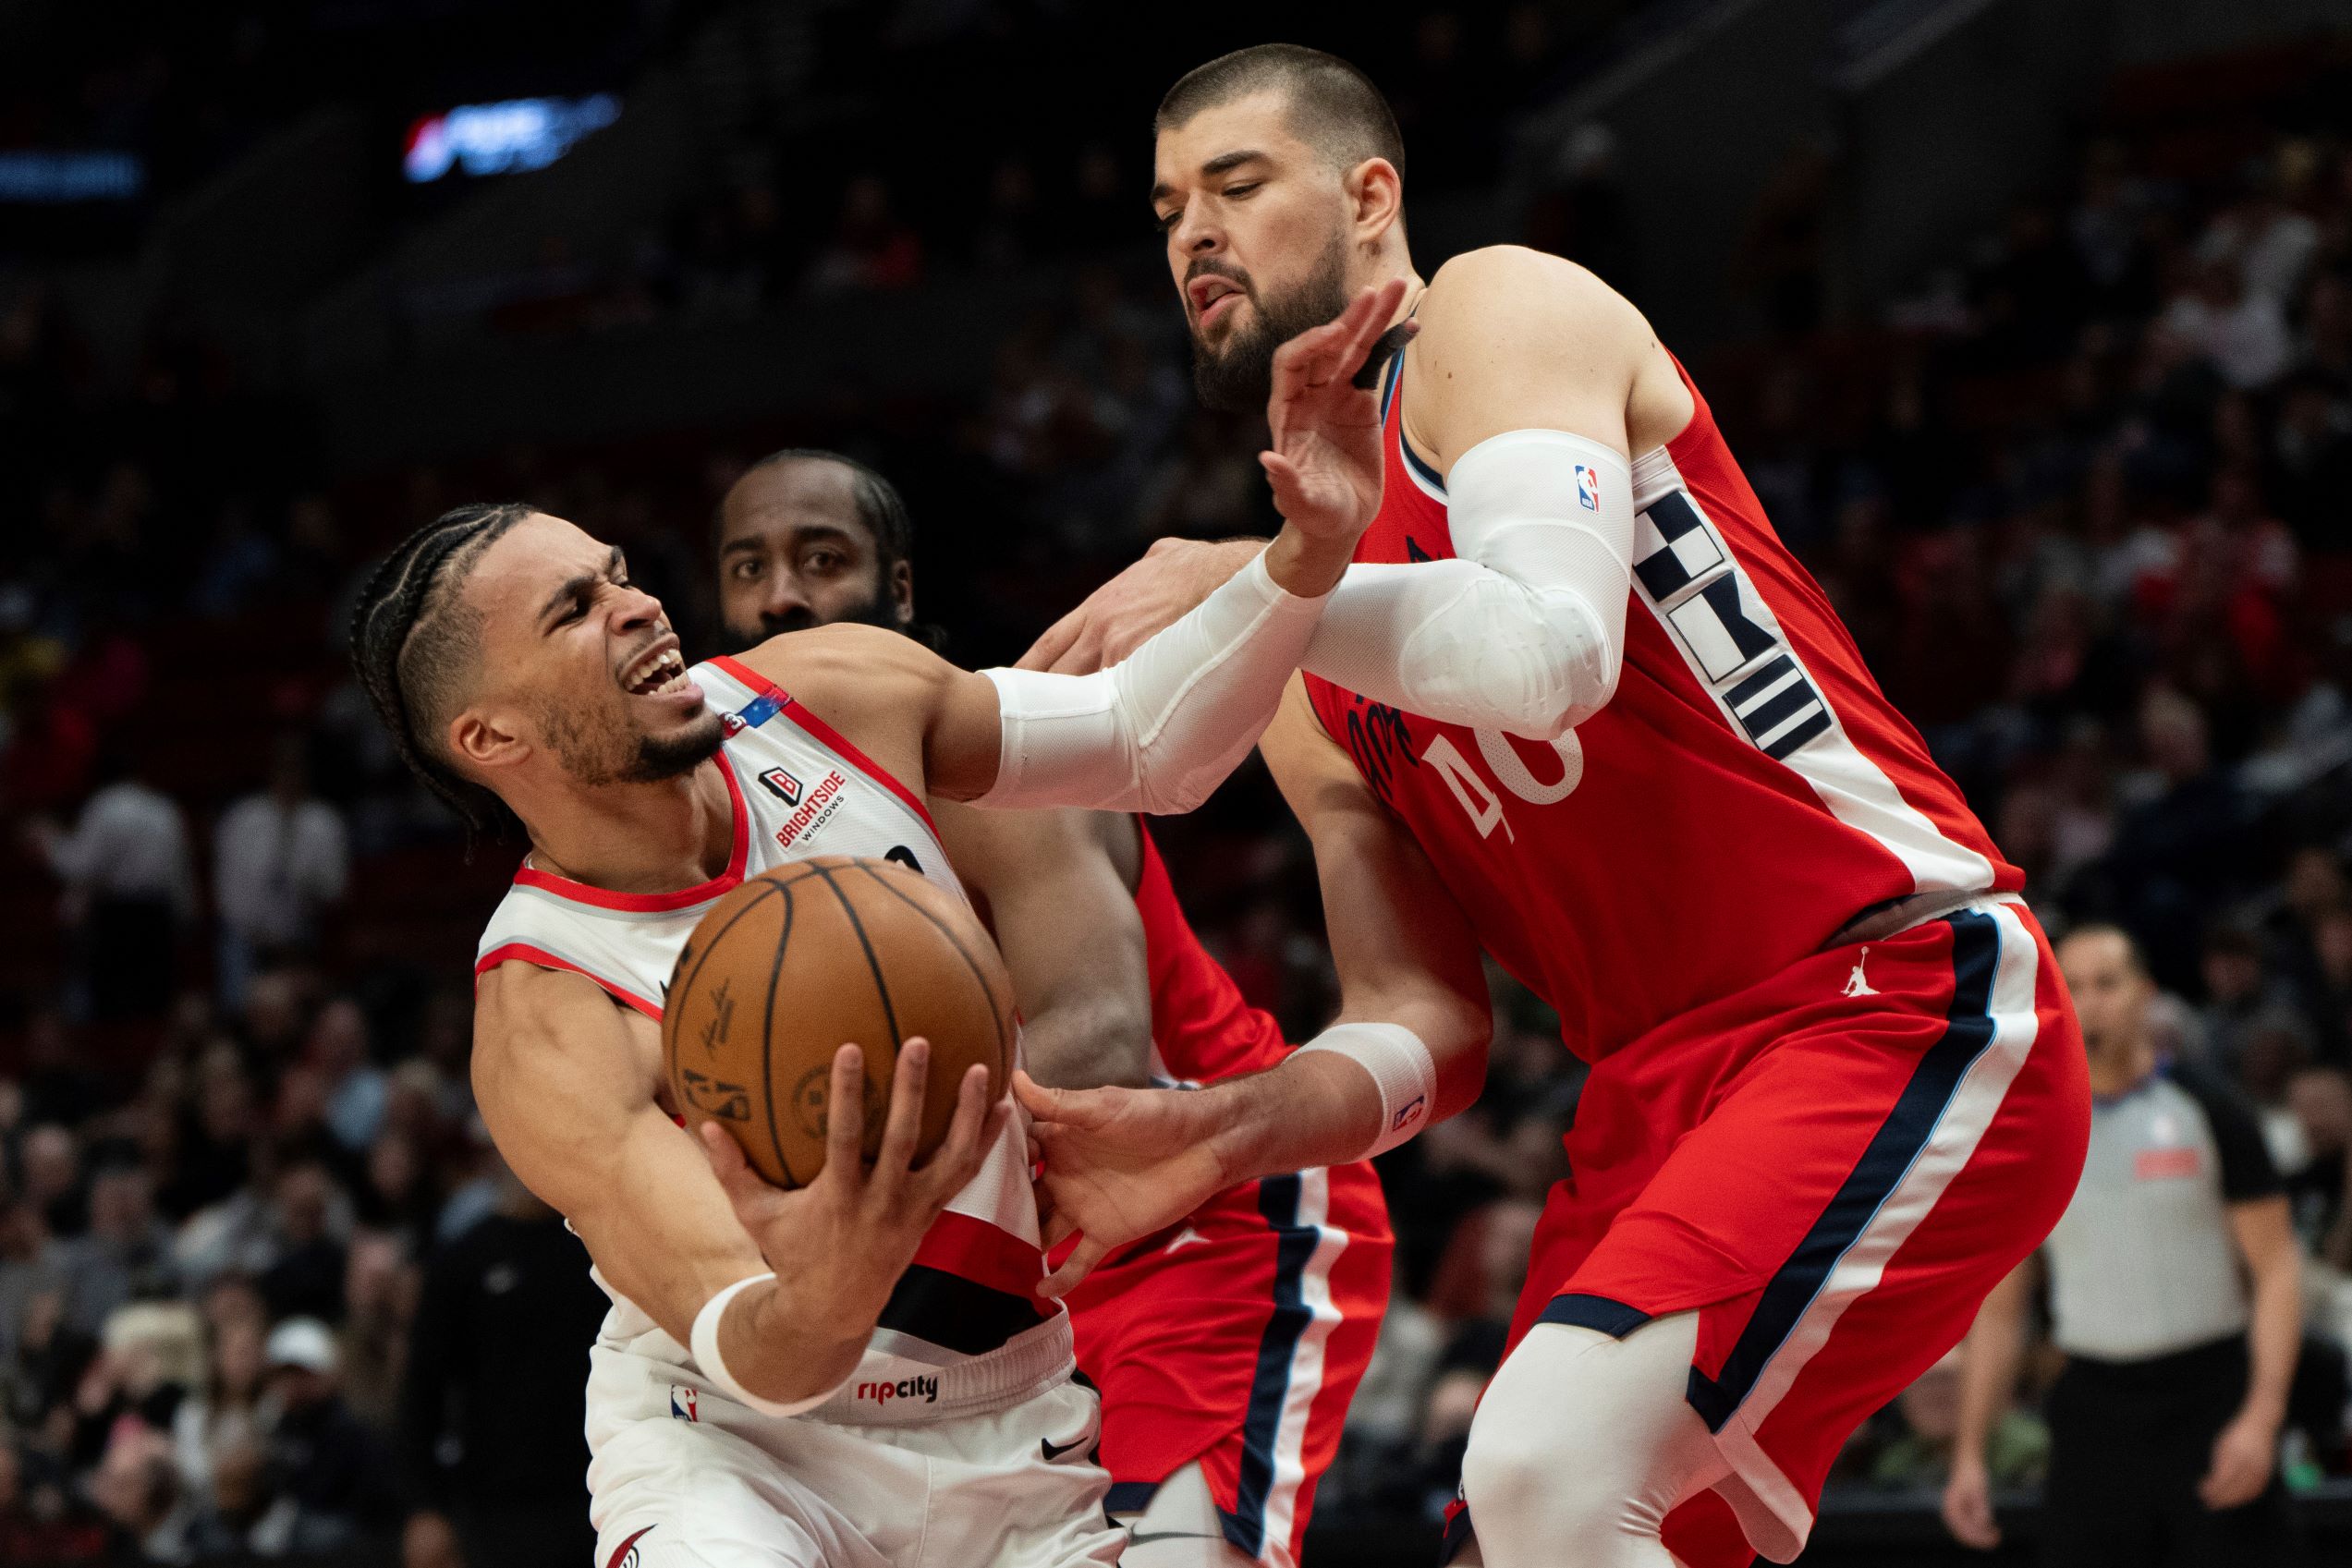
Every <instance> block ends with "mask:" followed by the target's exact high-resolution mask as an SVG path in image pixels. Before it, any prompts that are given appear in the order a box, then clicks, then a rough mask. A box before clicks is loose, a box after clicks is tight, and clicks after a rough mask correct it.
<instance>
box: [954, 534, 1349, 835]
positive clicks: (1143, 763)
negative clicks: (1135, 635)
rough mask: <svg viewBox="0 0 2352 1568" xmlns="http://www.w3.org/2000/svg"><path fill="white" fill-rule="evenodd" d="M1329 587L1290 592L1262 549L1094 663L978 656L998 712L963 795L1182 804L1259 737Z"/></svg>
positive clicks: (1198, 797)
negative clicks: (1169, 620) (991, 777)
mask: <svg viewBox="0 0 2352 1568" xmlns="http://www.w3.org/2000/svg"><path fill="white" fill-rule="evenodd" d="M1330 598H1331V596H1330V595H1329V594H1324V595H1323V596H1322V597H1321V598H1318V599H1301V598H1299V597H1298V595H1296V594H1293V593H1286V592H1285V591H1284V590H1282V588H1281V587H1280V586H1279V585H1278V584H1276V583H1275V581H1274V580H1273V577H1272V576H1271V575H1269V574H1268V572H1267V571H1266V561H1265V555H1264V553H1262V552H1261V553H1259V554H1258V555H1257V556H1255V557H1254V558H1252V559H1251V561H1250V563H1249V565H1247V566H1244V567H1243V568H1242V569H1241V570H1240V571H1238V572H1236V573H1235V574H1234V575H1233V577H1232V578H1231V579H1230V580H1229V581H1227V582H1226V583H1225V585H1224V586H1223V587H1221V588H1219V589H1218V590H1216V591H1215V592H1214V593H1212V594H1211V595H1209V597H1208V598H1206V599H1204V600H1202V601H1201V602H1200V603H1199V604H1198V605H1196V606H1194V608H1193V609H1192V611H1191V612H1190V613H1189V614H1187V615H1185V616H1183V617H1182V618H1181V619H1179V620H1177V621H1176V623H1175V624H1174V625H1172V626H1167V627H1166V628H1164V630H1162V631H1161V632H1160V633H1159V635H1158V636H1156V637H1153V638H1151V639H1150V640H1149V641H1147V642H1145V643H1144V644H1143V646H1142V647H1140V648H1139V649H1137V650H1135V651H1134V652H1132V653H1130V654H1128V655H1127V657H1126V658H1125V659H1123V660H1121V661H1120V662H1117V663H1115V664H1114V665H1112V666H1111V667H1110V668H1108V669H1106V670H1097V671H1095V672H1094V673H1093V674H1092V675H1047V674H1044V673H1042V672H1041V671H1036V670H988V671H985V672H983V673H984V674H985V675H987V676H988V678H989V679H990V680H991V681H993V682H994V683H995V685H996V704H997V711H998V714H999V716H1000V718H1001V720H1002V723H1003V731H1002V738H1001V740H1000V742H999V750H998V754H997V763H996V782H995V783H994V784H991V785H990V786H989V788H988V793H986V794H985V795H982V796H980V797H979V798H978V799H976V800H974V801H973V802H972V804H973V805H975V806H991V807H999V808H1029V807H1036V806H1090V807H1096V808H1102V809H1103V810H1115V811H1157V812H1170V811H1189V810H1191V809H1192V808H1194V807H1196V806H1198V805H1200V802H1202V801H1203V800H1206V799H1207V798H1208V797H1209V794H1210V792H1211V791H1212V790H1213V789H1215V788H1216V787H1217V785H1218V784H1222V783H1224V782H1225V775H1226V774H1228V773H1230V772H1233V770H1234V769H1235V768H1237V767H1238V766H1239V765H1240V763H1241V760H1242V759H1243V758H1245V757H1247V756H1249V748H1251V747H1253V746H1255V745H1257V744H1258V736H1259V735H1261V733H1263V732H1264V730H1265V727H1266V725H1267V724H1268V723H1270V722H1272V720H1273V716H1274V710H1275V708H1276V707H1277V706H1279V705H1280V703H1281V701H1282V689H1283V686H1284V684H1285V683H1286V682H1287V681H1288V680H1289V679H1290V673H1291V671H1293V670H1295V669H1297V668H1298V658H1299V655H1300V654H1302V653H1304V652H1305V651H1306V649H1307V639H1308V638H1309V637H1310V635H1311V634H1312V633H1313V631H1314V628H1315V622H1316V620H1317V618H1318V617H1320V616H1321V615H1322V609H1323V605H1324V604H1325V602H1328V601H1329V599H1330Z"/></svg>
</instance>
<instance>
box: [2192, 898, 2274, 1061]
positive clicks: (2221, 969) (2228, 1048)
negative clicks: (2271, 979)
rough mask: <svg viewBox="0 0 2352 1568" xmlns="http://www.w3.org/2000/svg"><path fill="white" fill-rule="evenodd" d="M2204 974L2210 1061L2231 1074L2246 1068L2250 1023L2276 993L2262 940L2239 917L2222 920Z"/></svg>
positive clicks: (2202, 1015) (2208, 938)
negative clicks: (2244, 1059) (2243, 1064)
mask: <svg viewBox="0 0 2352 1568" xmlns="http://www.w3.org/2000/svg"><path fill="white" fill-rule="evenodd" d="M2200 968H2201V969H2202V971H2203V974H2204V980H2205V1005H2204V1006H2203V1007H2202V1008H2201V1009H2200V1011H2199V1015H2198V1023H2199V1025H2200V1027H2201V1028H2202V1030H2203V1032H2204V1036H2205V1053H2206V1059H2207V1061H2208V1062H2209V1063H2210V1064H2212V1066H2213V1067H2214V1068H2215V1069H2216V1070H2217V1071H2219V1072H2221V1073H2223V1074H2224V1075H2225V1076H2235V1075H2236V1074H2237V1073H2238V1072H2239V1070H2240V1064H2241V1060H2242V1053H2243V1051H2244V1049H2245V1042H2244V1039H2243V1038H2242V1037H2243V1035H2244V1032H2245V1030H2246V1027H2247V1026H2248V1024H2250V1023H2252V1022H2253V1020H2254V1019H2255V1017H2256V1016H2257V1015H2260V1014H2261V1012H2262V1010H2263V1009H2264V1008H2265V1007H2266V1006H2267V1005H2269V1004H2270V1003H2272V1002H2273V1000H2274V995H2273V991H2272V988H2271V986H2270V985H2269V983H2268V977H2267V976H2266V975H2265V974H2264V973H2263V967H2262V940H2261V936H2260V935H2258V934H2257V933H2256V932H2254V931H2252V930H2248V928H2247V927H2245V926H2243V925H2241V924H2238V923H2236V922H2235V921H2224V922H2221V923H2218V924H2216V925H2215V926H2214V927H2213V928H2212V930H2209V931H2207V932H2206V934H2205V947H2204V954H2203V956H2202V958H2201V959H2200Z"/></svg>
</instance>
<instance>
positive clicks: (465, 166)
mask: <svg viewBox="0 0 2352 1568" xmlns="http://www.w3.org/2000/svg"><path fill="white" fill-rule="evenodd" d="M620 112H621V101H620V100H619V99H618V98H616V97H615V96H614V95H613V94H612V93H609V92H597V93H591V94H590V95H589V96H587V97H585V98H510V99H508V100H506V102H505V103H460V104H458V105H457V107H456V108H454V109H445V110H444V111H442V112H441V113H440V114H437V115H425V116H424V117H423V118H422V119H420V120H419V121H417V122H416V124H414V125H412V126H410V127H409V128H408V148H407V150H406V151H405V152H403V154H402V156H401V171H402V173H404V174H405V175H407V176H408V183H409V184H411V185H429V184H431V183H432V182H433V181H434V180H437V179H443V178H445V177H447V176H451V175H463V176H481V175H515V174H522V173H525V172H527V171H529V170H531V169H543V168H545V167H546V166H547V165H548V164H552V163H554V161H555V160H556V159H558V158H560V157H562V156H563V155H564V154H565V153H567V152H570V151H571V150H572V147H573V145H574V144H575V143H576V142H578V141H579V139H580V138H581V137H584V136H586V135H588V134H589V133H590V132H591V131H595V130H602V129H603V128H604V127H606V126H608V125H611V124H612V123H613V122H614V120H615V119H617V118H619V117H620Z"/></svg>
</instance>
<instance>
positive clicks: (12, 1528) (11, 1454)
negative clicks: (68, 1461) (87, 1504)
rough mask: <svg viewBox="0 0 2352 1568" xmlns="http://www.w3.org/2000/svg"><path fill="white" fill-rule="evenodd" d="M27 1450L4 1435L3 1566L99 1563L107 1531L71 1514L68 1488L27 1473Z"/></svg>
mask: <svg viewBox="0 0 2352 1568" xmlns="http://www.w3.org/2000/svg"><path fill="white" fill-rule="evenodd" d="M28 1468H29V1467H28V1465H26V1463H25V1454H24V1452H23V1450H21V1449H20V1448H18V1445H17V1443H16V1441H15V1440H14V1439H13V1438H12V1437H9V1436H6V1435H0V1562H21V1563H27V1564H32V1563H68V1562H94V1561H96V1560H97V1558H98V1556H99V1554H100V1553H101V1552H103V1551H104V1550H105V1546H106V1534H105V1530H104V1527H103V1526H102V1525H98V1524H96V1523H95V1522H94V1521H91V1520H89V1519H83V1518H77V1517H74V1516H72V1515H69V1514H68V1513H67V1504H66V1497H65V1489H63V1488H62V1487H60V1486H58V1485H56V1483H55V1481H49V1482H47V1483H46V1484H43V1483H41V1482H39V1481H36V1480H35V1479H34V1478H33V1477H30V1476H29V1475H28V1474H27V1470H28Z"/></svg>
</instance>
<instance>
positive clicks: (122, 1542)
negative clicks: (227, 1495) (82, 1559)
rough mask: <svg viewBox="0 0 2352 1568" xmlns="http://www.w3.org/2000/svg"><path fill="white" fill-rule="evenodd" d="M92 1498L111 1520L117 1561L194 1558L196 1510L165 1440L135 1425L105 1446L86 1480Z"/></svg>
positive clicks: (164, 1560) (190, 1559)
mask: <svg viewBox="0 0 2352 1568" xmlns="http://www.w3.org/2000/svg"><path fill="white" fill-rule="evenodd" d="M90 1495H91V1501H94V1502H95V1503H97V1505H98V1507H99V1510H100V1512H102V1513H104V1514H105V1516H106V1517H107V1519H108V1520H109V1521H111V1522H112V1523H113V1525H114V1529H115V1537H116V1542H117V1545H116V1549H115V1550H114V1551H113V1552H112V1553H110V1554H109V1555H110V1556H113V1557H114V1558H115V1559H116V1561H129V1562H152V1563H166V1564H179V1563H184V1562H192V1561H193V1560H194V1559H193V1554H192V1553H191V1552H190V1550H189V1542H188V1530H189V1525H190V1524H191V1523H192V1522H193V1517H194V1509H193V1507H192V1506H191V1504H190V1502H189V1500H188V1498H187V1497H186V1495H185V1494H184V1493H183V1492H182V1490H181V1489H180V1484H179V1472H178V1471H177V1470H175V1469H174V1468H173V1467H172V1462H171V1455H170V1453H169V1451H168V1450H167V1448H166V1447H165V1444H164V1442H163V1440H162V1439H160V1438H158V1437H156V1436H155V1435H154V1434H153V1433H152V1432H148V1431H144V1430H141V1429H140V1428H127V1429H125V1430H124V1431H123V1432H122V1433H121V1434H120V1435H119V1436H117V1437H116V1439H115V1440H113V1441H112V1442H109V1443H108V1444H107V1445H106V1453H105V1457H104V1459H103V1460H102V1461H101V1462H100V1463H99V1465H98V1471H97V1474H96V1475H95V1476H94V1477H91V1483H90Z"/></svg>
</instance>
